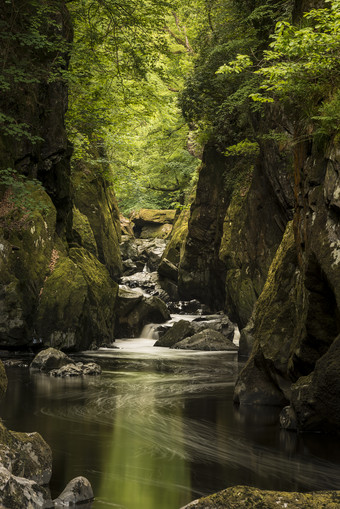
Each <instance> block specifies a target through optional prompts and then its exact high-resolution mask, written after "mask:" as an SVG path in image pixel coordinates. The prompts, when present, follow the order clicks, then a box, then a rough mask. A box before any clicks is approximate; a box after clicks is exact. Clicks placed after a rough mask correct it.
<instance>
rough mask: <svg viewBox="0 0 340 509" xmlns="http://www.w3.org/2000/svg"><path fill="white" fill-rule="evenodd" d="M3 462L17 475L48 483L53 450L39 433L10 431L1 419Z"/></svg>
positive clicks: (0, 433)
mask: <svg viewBox="0 0 340 509" xmlns="http://www.w3.org/2000/svg"><path fill="white" fill-rule="evenodd" d="M0 458H1V463H2V464H3V465H4V466H5V468H7V469H8V470H10V472H11V473H13V474H14V475H16V476H19V477H25V478H27V479H30V480H33V481H36V482H37V483H38V484H47V483H48V482H49V481H50V478H51V474H52V452H51V449H50V447H49V446H48V445H47V443H46V442H45V441H44V439H43V438H42V437H41V435H40V434H39V433H17V432H14V431H9V430H8V429H7V428H6V427H5V426H4V424H3V423H2V422H1V421H0Z"/></svg>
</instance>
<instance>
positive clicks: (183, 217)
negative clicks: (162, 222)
mask: <svg viewBox="0 0 340 509" xmlns="http://www.w3.org/2000/svg"><path fill="white" fill-rule="evenodd" d="M189 213H190V211H189V209H184V210H183V211H182V212H181V213H180V215H179V217H178V219H177V220H176V222H175V224H174V226H173V229H172V232H171V236H170V239H169V242H168V244H167V246H166V248H165V250H164V253H163V256H162V258H166V259H167V260H169V261H170V262H171V263H173V264H174V265H178V264H179V261H180V258H181V256H182V254H183V251H184V244H185V240H186V238H187V234H188V220H189Z"/></svg>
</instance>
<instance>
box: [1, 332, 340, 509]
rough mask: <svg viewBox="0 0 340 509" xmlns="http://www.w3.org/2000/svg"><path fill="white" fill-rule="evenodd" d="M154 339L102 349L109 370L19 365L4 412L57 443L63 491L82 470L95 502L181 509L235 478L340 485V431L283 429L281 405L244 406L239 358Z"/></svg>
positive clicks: (313, 486) (279, 484)
mask: <svg viewBox="0 0 340 509" xmlns="http://www.w3.org/2000/svg"><path fill="white" fill-rule="evenodd" d="M153 343H154V341H153V340H147V339H138V340H137V339H136V340H124V341H123V340H122V341H121V342H119V341H117V343H116V344H117V345H119V346H120V347H121V349H110V350H105V349H104V350H100V351H98V352H97V353H96V354H93V353H91V357H92V358H95V360H96V362H98V363H100V364H101V366H102V367H103V374H102V376H101V377H94V378H92V377H84V378H82V379H56V378H53V377H48V376H46V375H38V374H36V375H31V376H30V375H29V372H28V370H25V369H17V368H16V369H14V368H11V369H8V376H9V387H8V391H7V395H6V398H5V400H3V401H2V402H1V405H0V415H1V417H2V418H3V419H4V420H5V423H6V425H7V426H8V428H10V429H12V430H17V431H39V432H40V433H41V434H42V436H43V437H44V438H45V440H46V441H47V442H48V443H49V444H50V446H51V447H52V451H53V460H54V463H53V476H52V482H51V489H52V495H53V497H56V496H57V495H58V494H59V493H60V492H61V491H62V490H63V488H64V487H65V485H66V484H67V482H68V481H69V480H70V479H72V478H73V477H76V476H78V475H84V476H85V477H87V478H88V479H89V480H90V481H91V484H92V486H93V489H94V492H95V496H96V500H95V502H94V503H93V504H92V509H109V508H112V507H116V508H126V509H156V508H157V509H160V508H161V509H179V508H180V507H181V506H183V505H185V504H186V503H188V502H189V501H190V500H193V499H195V498H197V497H199V496H202V495H206V494H208V493H212V492H214V491H217V490H220V489H223V488H226V487H228V486H232V485H235V484H248V485H253V486H257V487H260V488H267V489H280V490H290V491H292V490H318V489H335V488H336V489H339V488H340V486H339V484H340V483H339V479H340V456H339V451H340V441H339V439H337V438H331V437H325V436H321V435H318V434H304V435H299V436H298V435H297V434H295V433H292V432H288V431H285V430H280V429H279V427H278V425H277V418H278V413H279V410H277V409H275V408H274V409H272V408H271V409H269V408H241V409H238V408H236V407H234V406H233V403H232V394H233V385H234V382H235V378H236V376H237V372H238V365H237V357H236V355H235V354H233V353H228V352H211V353H207V352H184V351H173V350H168V349H164V348H154V347H152V345H153ZM89 355H90V354H89ZM87 360H90V359H89V358H88V359H87Z"/></svg>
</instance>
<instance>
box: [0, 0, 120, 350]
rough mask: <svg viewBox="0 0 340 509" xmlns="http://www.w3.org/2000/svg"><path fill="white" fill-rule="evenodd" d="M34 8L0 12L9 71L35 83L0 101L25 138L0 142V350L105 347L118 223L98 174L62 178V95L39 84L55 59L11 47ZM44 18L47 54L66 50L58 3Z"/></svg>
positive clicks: (65, 155) (66, 23) (56, 84)
mask: <svg viewBox="0 0 340 509" xmlns="http://www.w3.org/2000/svg"><path fill="white" fill-rule="evenodd" d="M37 9H38V4H36V3H34V2H31V3H27V2H22V1H19V2H16V3H15V4H14V3H13V2H12V3H11V2H9V3H6V4H5V5H4V8H3V9H2V10H1V13H0V16H1V20H2V21H3V22H4V24H5V26H6V23H8V20H11V19H12V20H16V21H15V22H14V25H13V26H11V29H10V30H9V32H10V33H13V34H14V35H15V36H13V38H9V39H8V45H7V46H6V48H5V47H4V48H2V49H0V51H7V53H6V62H7V63H8V66H9V69H10V68H11V67H10V65H11V64H13V65H14V66H15V65H19V64H18V62H21V61H26V62H27V69H25V72H27V73H32V74H33V75H34V78H35V81H34V82H33V83H31V82H30V81H29V80H28V79H27V80H26V81H24V82H23V83H21V84H20V87H18V86H16V85H15V84H13V86H11V87H10V92H8V93H7V92H6V91H5V92H4V93H2V94H1V99H0V106H1V111H2V112H3V113H4V114H5V115H8V117H13V118H14V120H15V122H16V123H17V124H18V125H21V124H23V123H25V124H27V126H29V128H30V133H29V134H28V135H22V136H15V135H14V136H12V135H10V134H8V132H6V130H5V131H1V134H0V169H1V178H0V345H1V346H3V347H12V348H17V347H27V346H30V345H33V344H36V343H37V342H38V343H42V344H45V345H53V346H57V347H59V348H65V349H73V350H79V349H81V348H88V347H89V346H90V345H91V344H99V343H100V342H101V341H112V340H113V333H114V332H113V326H114V317H115V310H114V307H115V299H116V294H117V291H118V285H117V284H116V283H115V280H116V279H117V278H118V277H119V276H120V274H121V270H122V264H121V259H120V250H119V240H120V226H119V214H118V210H117V206H116V202H115V197H114V194H113V192H112V190H111V189H109V188H108V186H107V184H106V183H105V181H104V180H103V177H102V176H101V172H100V168H95V169H93V168H91V169H89V168H87V167H86V166H85V165H84V164H83V163H82V162H79V163H78V165H77V167H76V168H75V169H74V170H73V172H72V175H71V167H70V156H71V153H72V151H71V149H70V146H69V144H68V140H67V136H66V132H65V127H64V115H65V112H66V108H67V86H66V84H65V82H63V81H62V80H61V79H54V80H49V77H48V69H50V66H51V65H52V62H53V61H54V59H55V58H56V57H58V56H60V51H59V52H58V49H56V50H55V53H53V52H51V51H50V49H49V48H45V49H44V47H43V46H42V47H40V46H39V47H36V46H35V45H34V44H32V45H31V44H30V43H27V45H25V42H23V43H22V44H21V43H20V41H26V40H29V36H30V33H29V30H30V28H29V26H30V23H28V22H26V21H27V20H29V19H31V18H32V19H36V17H37V16H38V15H39V14H38V10H37ZM49 16H51V21H52V24H51V26H53V27H54V28H53V30H52V29H51V27H50V28H47V26H48V24H45V25H44V24H42V25H41V27H42V28H41V30H47V29H48V30H49V33H48V37H49V38H50V39H51V40H53V41H54V42H55V45H56V48H57V47H58V41H59V43H60V41H61V39H63V40H64V42H65V41H71V39H72V27H71V24H70V20H69V16H68V12H67V9H66V6H65V2H64V1H63V0H58V1H57V2H54V3H53V7H51V13H50V14H49ZM42 35H44V34H42ZM63 56H64V57H65V66H67V55H63ZM5 71H6V69H5ZM5 74H6V72H5ZM8 75H9V76H10V72H9V73H8ZM9 79H10V78H9ZM32 137H33V138H32ZM34 137H39V139H40V141H39V143H36V142H35V141H34ZM4 176H5V177H4ZM32 179H36V180H35V181H34V180H32ZM42 186H43V187H42ZM73 190H74V191H73ZM71 306H73V308H72V309H71Z"/></svg>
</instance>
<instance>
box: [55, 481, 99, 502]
mask: <svg viewBox="0 0 340 509" xmlns="http://www.w3.org/2000/svg"><path fill="white" fill-rule="evenodd" d="M93 499H94V496H93V490H92V486H91V484H90V481H89V480H88V479H86V477H81V476H80V477H75V478H74V479H72V481H70V482H69V483H68V484H67V486H66V488H65V489H64V491H63V492H62V493H61V494H60V495H59V497H58V498H56V499H55V500H53V502H54V505H55V507H56V508H57V507H65V506H73V505H77V504H83V503H85V502H90V501H91V500H93Z"/></svg>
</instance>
